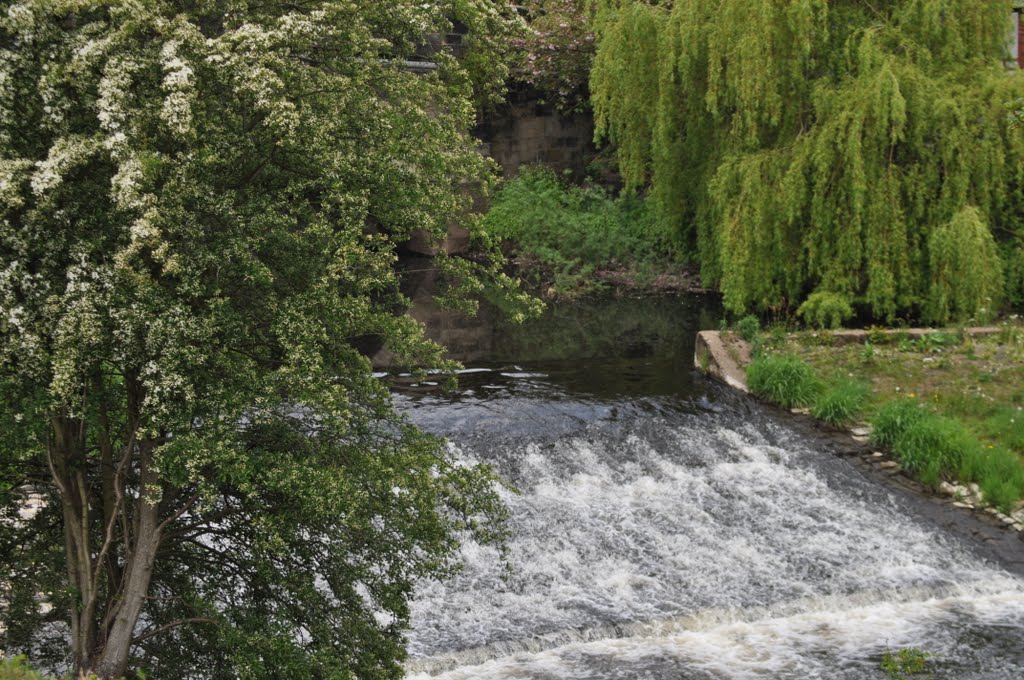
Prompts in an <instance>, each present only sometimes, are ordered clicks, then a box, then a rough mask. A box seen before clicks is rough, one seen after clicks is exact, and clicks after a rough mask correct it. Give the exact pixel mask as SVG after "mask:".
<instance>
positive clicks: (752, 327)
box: [736, 314, 761, 342]
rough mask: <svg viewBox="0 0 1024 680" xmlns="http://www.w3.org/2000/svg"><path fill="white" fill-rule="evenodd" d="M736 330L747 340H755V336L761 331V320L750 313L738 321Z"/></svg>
mask: <svg viewBox="0 0 1024 680" xmlns="http://www.w3.org/2000/svg"><path fill="white" fill-rule="evenodd" d="M736 330H737V331H739V334H740V336H741V337H742V338H743V339H744V340H746V341H747V342H754V338H756V337H757V335H758V333H760V332H761V322H760V321H758V319H757V317H756V316H754V315H753V314H749V315H747V316H745V317H743V318H742V319H740V320H739V321H737V322H736Z"/></svg>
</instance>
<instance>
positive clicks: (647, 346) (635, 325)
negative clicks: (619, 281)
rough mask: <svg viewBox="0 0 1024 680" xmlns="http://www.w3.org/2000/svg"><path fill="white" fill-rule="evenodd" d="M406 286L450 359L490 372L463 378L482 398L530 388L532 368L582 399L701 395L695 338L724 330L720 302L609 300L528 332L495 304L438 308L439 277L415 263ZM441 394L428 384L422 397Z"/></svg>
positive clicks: (570, 307) (562, 312)
mask: <svg viewBox="0 0 1024 680" xmlns="http://www.w3.org/2000/svg"><path fill="white" fill-rule="evenodd" d="M405 281H406V287H407V289H406V290H405V291H404V292H405V293H406V294H407V295H408V296H409V297H410V299H411V300H412V303H413V305H412V308H411V309H410V310H409V315H410V316H412V317H413V318H415V319H416V320H418V321H420V322H421V323H423V324H424V326H425V327H426V330H427V336H428V337H430V338H431V339H432V340H435V341H437V342H439V343H440V344H442V345H444V346H445V347H446V348H447V349H448V356H449V357H450V358H452V359H455V360H458V361H461V362H462V363H463V364H465V365H466V366H467V367H472V368H476V369H486V370H480V372H478V373H472V372H467V373H464V374H462V375H461V376H460V386H461V387H462V388H463V389H468V390H475V391H477V392H479V391H486V390H488V389H504V388H506V387H508V386H509V385H510V384H512V383H515V384H517V385H519V386H520V387H521V386H522V381H523V380H524V379H526V380H529V376H523V375H520V374H522V373H523V372H524V369H523V368H522V367H523V366H526V365H528V366H529V371H528V372H530V373H536V374H537V375H536V376H535V377H536V378H537V379H538V380H539V381H540V382H551V383H554V384H557V385H559V386H561V387H563V388H564V389H566V390H567V391H569V392H572V393H575V394H578V395H594V396H600V397H614V396H640V395H673V394H680V393H692V392H693V391H694V389H695V387H694V383H695V380H694V374H693V349H694V347H693V343H694V338H695V336H696V333H697V331H698V330H704V329H709V328H717V327H718V326H719V323H720V319H721V315H722V311H721V305H720V303H719V300H718V298H717V297H716V296H712V295H696V294H695V295H686V296H661V297H644V298H639V299H638V298H624V297H613V296H608V297H601V298H596V299H588V300H582V301H576V302H556V303H551V304H549V305H548V307H547V309H546V311H545V312H544V314H543V315H542V316H541V317H540V318H537V319H533V320H530V321H527V322H526V323H523V324H521V325H520V324H514V323H512V322H510V321H509V320H508V319H506V318H504V317H503V316H502V315H501V313H500V312H499V311H498V310H497V309H495V307H494V306H493V305H490V304H487V303H482V304H481V305H480V311H479V312H478V313H477V315H476V316H472V317H470V316H467V315H465V314H463V313H461V312H457V311H452V310H446V309H440V308H438V307H437V306H436V305H435V304H433V296H434V294H435V293H436V292H437V285H438V284H437V280H436V272H435V271H434V270H433V269H431V268H429V267H428V266H425V265H424V266H421V267H420V268H417V267H416V266H415V265H410V266H409V268H408V269H407V274H406V277H405ZM373 360H374V364H375V365H376V366H378V367H379V368H386V367H387V366H388V365H389V364H390V363H391V356H390V354H389V352H388V351H387V349H386V348H385V349H383V350H381V351H380V352H378V353H377V354H376V355H375V356H374V357H373ZM431 382H432V381H431ZM404 387H405V388H406V389H408V388H409V387H410V386H409V385H404ZM433 387H434V386H433V385H426V384H424V383H418V384H417V385H416V386H415V387H412V390H416V389H420V391H432V390H430V389H426V390H424V389H423V388H433Z"/></svg>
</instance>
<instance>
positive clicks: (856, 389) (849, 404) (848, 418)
mask: <svg viewBox="0 0 1024 680" xmlns="http://www.w3.org/2000/svg"><path fill="white" fill-rule="evenodd" d="M870 396H871V388H870V387H868V385H867V383H865V382H862V381H859V380H850V379H849V378H843V379H841V380H839V381H838V382H836V383H834V384H832V385H830V386H829V387H828V388H827V389H826V390H825V391H824V392H822V393H821V394H820V395H819V396H818V398H817V399H815V401H814V406H813V408H812V409H811V414H812V415H813V416H814V417H815V418H817V419H819V420H824V421H825V422H826V423H830V424H832V425H837V426H838V425H848V424H850V423H852V422H853V421H855V420H856V419H857V418H858V417H859V416H860V414H861V413H863V411H864V407H865V406H866V405H867V403H868V399H869V397H870Z"/></svg>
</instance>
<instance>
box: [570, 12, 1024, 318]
mask: <svg viewBox="0 0 1024 680" xmlns="http://www.w3.org/2000/svg"><path fill="white" fill-rule="evenodd" d="M1012 5H1013V3H1011V2H1010V0H994V1H992V2H978V1H977V0H891V1H889V2H883V3H878V2H867V1H865V0H802V1H800V2H777V1H776V0H744V1H742V2H739V1H735V0H674V1H670V2H657V3H654V2H647V1H646V0H598V1H597V2H596V3H595V6H596V14H595V18H594V26H595V32H596V34H597V38H598V48H597V53H596V55H595V57H594V65H593V70H592V73H591V80H590V86H591V96H592V103H593V107H594V112H595V120H596V124H597V134H598V136H599V137H601V138H603V139H605V140H607V141H609V142H610V143H611V144H613V145H614V146H616V147H617V151H618V156H617V157H618V163H619V169H620V171H621V173H622V177H623V180H624V183H625V187H626V190H627V191H632V190H637V191H644V192H646V194H647V196H648V199H649V200H650V201H651V203H652V208H653V213H654V215H655V217H656V218H657V220H658V221H659V223H660V224H662V225H663V227H662V229H664V230H665V231H666V232H669V233H674V234H676V235H677V238H678V240H679V242H680V243H682V244H684V246H685V248H684V252H685V253H686V254H687V257H688V258H689V259H691V260H693V261H695V262H696V263H697V264H698V265H699V267H700V271H701V274H702V277H703V283H704V284H705V285H707V286H709V287H715V288H717V289H719V290H720V291H721V292H722V293H723V295H724V301H725V305H726V307H727V308H728V309H729V310H730V311H731V312H733V313H735V314H743V313H744V312H746V311H762V310H763V311H768V312H786V311H792V310H795V309H797V308H799V307H800V306H801V304H803V303H804V302H805V301H806V300H809V299H811V298H812V297H813V296H815V295H817V296H819V299H820V298H821V296H826V297H827V298H828V299H829V300H831V301H832V302H833V303H836V302H838V303H839V304H831V305H830V307H831V310H832V311H833V313H838V315H839V319H838V321H844V320H846V319H847V318H849V317H850V316H852V315H853V314H854V313H858V314H861V315H865V316H870V317H872V318H874V319H876V320H879V321H884V322H891V321H892V320H893V319H895V318H906V317H913V318H922V319H924V320H925V321H927V322H930V323H940V324H941V323H946V322H949V321H951V320H953V321H963V320H966V319H968V318H970V317H975V318H981V317H982V316H985V315H991V314H992V313H993V311H994V310H997V309H999V308H1000V306H1001V305H1003V304H1005V303H1010V304H1020V303H1021V302H1022V301H1024V164H1022V163H1021V162H1020V159H1021V157H1022V155H1024V132H1022V130H1021V128H1020V126H1019V124H1018V121H1017V120H1016V119H1014V117H1012V116H1009V115H1008V107H1011V106H1014V105H1015V104H1014V103H1015V102H1018V101H1020V100H1021V99H1022V97H1024V79H1022V78H1020V77H1019V74H1018V73H1016V72H1015V69H1007V68H1006V66H1005V65H1004V60H1005V59H1006V58H1007V49H1006V39H1007V35H1008V33H1009V31H1010V28H1011V26H1010V19H1009V18H1010V16H1011V10H1012ZM1017 105H1019V104H1017Z"/></svg>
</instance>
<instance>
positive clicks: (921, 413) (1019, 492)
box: [872, 399, 1024, 512]
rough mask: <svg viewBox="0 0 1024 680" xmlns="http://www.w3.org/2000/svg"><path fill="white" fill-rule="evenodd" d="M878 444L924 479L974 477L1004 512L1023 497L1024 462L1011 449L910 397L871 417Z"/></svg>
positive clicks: (934, 483)
mask: <svg viewBox="0 0 1024 680" xmlns="http://www.w3.org/2000/svg"><path fill="white" fill-rule="evenodd" d="M872 425H873V427H874V430H873V435H872V436H873V439H874V441H875V443H876V444H878V445H880V446H885V447H887V448H889V449H890V450H892V452H893V453H894V454H895V455H896V458H897V459H898V460H899V461H900V463H901V464H902V465H903V466H904V467H905V468H906V469H907V470H908V471H910V472H912V473H914V474H915V475H916V476H917V477H918V478H919V479H920V480H921V482H923V483H924V484H926V485H928V486H930V487H932V488H935V487H937V486H938V484H939V482H940V481H942V480H943V479H949V480H958V481H961V482H975V483H977V484H978V487H979V488H980V489H981V491H982V494H983V498H984V500H985V501H986V502H988V503H991V504H992V505H994V506H995V507H997V508H999V509H1000V510H1002V511H1003V512H1009V511H1011V510H1012V509H1013V508H1014V506H1015V504H1016V503H1017V502H1018V501H1019V500H1020V499H1021V498H1024V465H1022V463H1021V459H1020V457H1019V456H1018V455H1017V454H1016V453H1015V452H1013V451H1011V450H1010V449H1007V448H1005V447H996V446H994V445H991V446H990V445H985V444H983V443H982V442H981V441H980V440H979V439H978V438H977V437H976V436H975V435H974V434H972V433H971V432H970V431H969V430H968V429H967V428H966V427H965V426H964V425H963V424H962V423H960V421H958V420H954V419H952V418H947V417H944V416H940V415H937V414H935V413H932V412H931V411H928V410H926V409H924V408H922V407H921V406H919V405H918V404H917V403H915V402H914V401H913V400H911V399H899V400H896V401H891V402H889V403H887V404H886V405H885V406H883V407H882V408H881V409H880V410H879V412H878V414H877V415H876V416H875V418H874V419H873V420H872Z"/></svg>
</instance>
